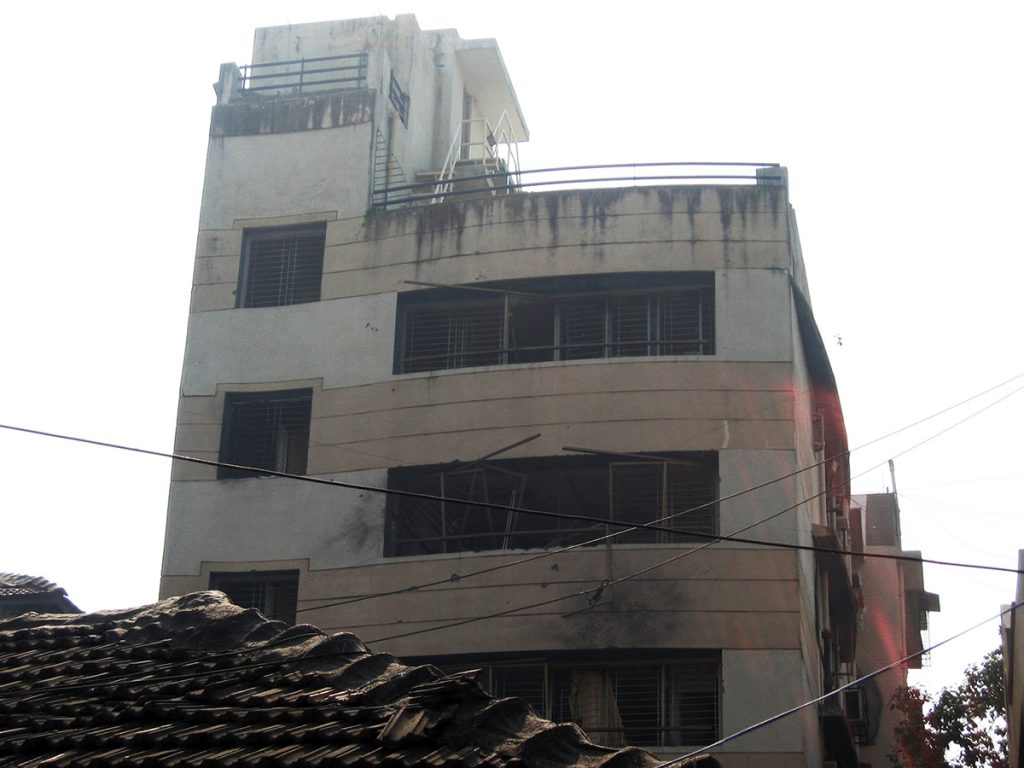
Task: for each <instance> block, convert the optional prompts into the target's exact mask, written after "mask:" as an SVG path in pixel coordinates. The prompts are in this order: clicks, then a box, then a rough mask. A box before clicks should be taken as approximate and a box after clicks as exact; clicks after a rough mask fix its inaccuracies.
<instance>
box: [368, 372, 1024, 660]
mask: <svg viewBox="0 0 1024 768" xmlns="http://www.w3.org/2000/svg"><path fill="white" fill-rule="evenodd" d="M1021 389H1024V387H1021V388H1018V389H1017V390H1014V392H1011V393H1010V395H1012V394H1014V393H1015V392H1018V391H1020V390H1021ZM1010 395H1006V396H1005V397H1004V398H1001V399H1000V400H997V401H995V402H992V403H988V404H986V405H985V406H983V407H982V408H980V409H978V410H977V411H975V412H974V413H972V414H971V415H970V416H968V417H966V418H965V419H962V420H961V421H959V422H957V424H954V425H953V426H957V425H958V424H962V423H963V422H964V421H966V420H967V419H968V418H973V417H974V416H977V415H978V414H980V413H983V412H984V411H985V410H987V409H988V408H990V407H992V406H993V405H996V404H997V403H998V402H1001V401H1002V400H1004V399H1006V397H1009V396H1010ZM952 428H953V427H952V426H951V427H947V428H945V429H942V430H940V431H939V432H936V433H935V434H934V435H932V436H931V437H929V438H926V439H925V440H922V441H920V442H919V443H917V444H915V445H914V446H912V448H909V449H907V450H905V451H903V452H902V453H901V454H898V455H902V454H904V453H907V452H908V451H909V450H912V449H913V448H917V447H920V446H921V445H924V444H925V443H926V442H928V440H931V439H934V438H936V437H939V436H940V435H943V434H945V433H946V432H948V431H949V430H950V429H952ZM887 461H888V460H886V461H883V462H881V463H880V464H878V465H876V466H875V467H871V468H870V469H868V470H866V472H871V471H873V470H874V469H876V468H877V467H879V466H882V465H883V464H885V463H887ZM825 492H826V491H821V492H819V493H818V494H815V495H814V496H811V497H810V498H807V499H803V500H801V501H799V502H797V503H796V504H793V505H791V506H789V507H786V508H785V509H783V510H781V511H779V512H776V513H774V514H772V515H769V516H768V517H766V518H763V519H761V520H757V521H755V522H753V523H750V524H749V525H747V526H744V527H743V528H740V529H738V530H736V531H734V532H733V533H732V534H729V535H728V536H722V535H718V536H715V535H712V534H696V533H695V532H692V531H691V532H689V533H690V534H691V535H700V536H703V537H706V538H708V539H710V540H709V541H708V542H706V543H705V544H703V545H701V546H699V547H695V548H694V549H691V550H687V551H686V552H682V553H680V554H678V555H675V556H673V557H670V558H668V559H666V560H662V561H660V562H658V563H655V564H653V565H651V566H648V567H645V568H642V569H640V570H638V571H634V572H633V573H631V574H627V575H626V576H623V577H620V578H618V579H615V580H614V581H609V580H607V579H606V580H604V581H603V582H601V584H600V585H599V586H598V587H596V588H591V589H587V590H583V591H581V592H575V593H569V594H567V595H562V596H560V597H558V598H552V599H549V600H544V601H541V602H540V603H535V604H531V605H526V606H518V607H516V608H510V609H506V610H503V611H499V612H496V613H493V614H487V615H484V616H479V617H469V618H466V619H460V620H458V621H454V622H449V623H446V624H441V625H438V626H435V627H423V628H420V629H417V630H410V631H409V632H405V633H401V634H398V635H389V636H386V637H382V638H376V639H374V640H370V641H368V642H383V641H386V640H395V639H399V638H405V637H411V636H413V635H419V634H426V633H427V632H435V631H441V630H445V629H451V628H454V627H460V626H465V625H466V624H472V623H475V622H477V621H484V620H487V619H492V618H500V617H502V616H509V615H515V614H518V613H520V612H521V611H527V610H533V609H535V608H541V607H544V606H547V605H552V604H554V603H557V602H561V601H562V600H568V599H571V598H573V597H580V596H582V595H586V594H589V593H591V592H594V593H595V594H597V595H598V597H599V596H600V594H602V593H603V592H604V590H605V589H606V588H607V587H609V586H612V585H614V584H618V583H621V582H623V581H627V580H629V579H632V578H636V577H637V576H642V575H644V574H646V573H649V572H651V571H653V570H655V569H657V568H661V567H663V566H665V565H669V564H671V563H674V562H676V561H678V560H681V559H682V558H684V557H688V556H690V555H692V554H695V553H697V552H699V551H701V550H703V549H706V548H708V547H710V546H711V545H712V544H714V543H716V542H717V541H722V540H726V541H737V542H743V543H752V544H757V545H761V546H773V547H777V548H782V549H796V550H804V551H812V552H826V553H830V554H838V555H851V556H860V557H870V558H875V559H886V560H902V561H910V562H919V563H925V562H927V563H930V564H935V565H949V566H954V565H955V566H957V567H966V568H977V569H979V570H994V571H1005V572H1009V573H1014V574H1018V575H1019V574H1021V573H1024V571H1020V570H1018V569H1009V568H1001V567H999V566H984V565H973V564H968V563H954V562H953V561H940V560H933V559H925V558H921V557H916V556H910V555H897V554H886V553H881V552H853V551H847V550H841V549H837V548H830V547H812V546H808V545H800V544H784V543H782V542H764V541H759V540H755V539H743V538H740V537H737V536H736V534H737V533H743V532H745V531H748V530H750V529H751V528H753V527H755V526H758V525H762V524H764V523H766V522H769V521H770V520H772V519H774V518H776V517H779V516H781V515H783V514H785V513H786V512H789V511H791V510H793V509H796V508H797V507H799V506H801V505H802V504H806V503H808V502H809V501H812V500H813V499H815V498H817V497H819V496H821V495H823V494H824V493H825ZM668 530H669V531H675V529H668ZM675 532H678V531H675ZM595 604H596V600H595V599H591V601H590V607H593V606H594V605H595ZM399 623H402V622H400V621H398V622H392V625H394V624H399ZM377 626H383V625H377Z"/></svg>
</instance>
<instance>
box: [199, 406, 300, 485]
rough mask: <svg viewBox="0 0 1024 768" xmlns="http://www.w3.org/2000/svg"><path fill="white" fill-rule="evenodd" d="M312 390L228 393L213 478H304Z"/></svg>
mask: <svg viewBox="0 0 1024 768" xmlns="http://www.w3.org/2000/svg"><path fill="white" fill-rule="evenodd" d="M312 403H313V390H311V389H292V390H283V391H277V392H228V393H226V394H225V395H224V420H223V423H222V425H221V442H220V461H222V462H223V463H225V464H238V465H240V466H241V467H253V468H254V469H255V470H257V471H249V470H245V469H235V468H233V467H218V468H217V477H218V478H222V479H224V478H236V477H254V476H256V475H258V474H260V472H259V471H258V470H261V469H267V470H271V471H274V472H288V473H291V474H295V475H302V474H305V473H306V458H307V455H308V453H309V421H310V414H311V410H312Z"/></svg>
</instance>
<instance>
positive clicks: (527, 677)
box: [444, 651, 721, 747]
mask: <svg viewBox="0 0 1024 768" xmlns="http://www.w3.org/2000/svg"><path fill="white" fill-rule="evenodd" d="M637 653H638V652H636V651H633V652H632V654H633V658H632V659H629V660H628V661H626V660H623V661H617V662H615V663H575V662H566V663H558V662H557V661H555V660H532V661H516V662H514V663H507V664H503V663H494V664H490V665H488V664H486V663H484V664H480V663H479V662H478V661H477V662H474V661H473V660H472V659H469V660H466V661H460V662H459V663H457V664H452V663H451V662H447V661H446V662H444V666H445V668H447V669H451V670H453V671H454V670H455V669H472V668H474V667H483V669H484V676H483V677H482V678H481V683H482V684H484V685H485V686H487V687H488V689H489V690H490V691H491V693H493V694H494V695H495V696H497V697H498V698H505V697H510V696H516V697H519V698H522V699H525V700H526V701H527V703H528V704H530V706H531V707H533V709H534V711H536V712H537V714H539V715H541V716H543V717H547V718H548V719H550V720H554V721H555V722H573V723H576V724H577V725H579V726H580V727H581V728H583V730H585V731H586V732H587V735H588V736H590V738H591V739H592V740H593V741H594V742H595V743H597V744H603V745H606V746H623V745H631V746H642V747H651V746H691V747H698V746H705V745H707V744H711V743H713V742H714V741H716V740H717V739H718V736H719V725H718V723H719V709H720V684H719V681H720V679H721V657H720V654H717V653H708V652H702V653H690V654H686V656H685V657H682V658H680V657H676V658H672V659H667V660H665V661H662V662H652V661H650V658H651V653H650V652H649V651H643V652H642V653H643V656H642V658H643V659H644V661H643V662H639V663H638V662H636V661H635V659H636V654H637Z"/></svg>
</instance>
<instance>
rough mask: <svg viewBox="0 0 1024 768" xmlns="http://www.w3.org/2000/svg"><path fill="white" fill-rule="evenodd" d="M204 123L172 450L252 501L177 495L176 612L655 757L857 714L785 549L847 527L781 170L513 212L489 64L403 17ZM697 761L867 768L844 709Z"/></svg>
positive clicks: (340, 30)
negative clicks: (199, 597)
mask: <svg viewBox="0 0 1024 768" xmlns="http://www.w3.org/2000/svg"><path fill="white" fill-rule="evenodd" d="M216 91H217V97H218V98H217V105H216V106H215V107H214V110H213V116H212V125H211V132H210V144H209V152H208V158H207V170H206V181H205V188H204V193H203V203H202V213H201V217H200V231H199V240H198V248H197V254H196V267H195V282H194V287H193V294H192V306H191V314H190V318H189V330H188V340H187V347H186V355H185V364H184V371H183V375H182V385H181V401H180V409H179V416H178V430H177V440H176V450H177V451H178V452H179V453H181V454H188V455H191V456H195V457H199V458H205V459H211V460H219V461H220V462H222V463H224V464H229V465H238V466H244V467H254V468H256V470H255V471H247V470H244V469H241V468H237V467H231V466H221V467H219V468H214V467H211V466H203V465H197V464H191V463H185V462H178V463H176V465H175V468H174V472H173V477H172V482H171V490H170V503H169V510H168V518H167V537H166V545H165V552H164V563H163V578H162V583H161V593H162V594H163V595H172V594H180V593H184V592H187V591H190V590H193V589H197V588H207V587H211V586H212V587H217V588H221V589H224V590H225V591H227V592H228V593H229V594H230V595H232V596H233V597H234V598H235V599H236V600H243V601H245V600H248V601H251V602H252V603H253V604H255V605H258V606H259V607H261V608H262V609H263V610H264V611H265V612H266V613H268V614H271V615H276V616H280V617H282V618H285V619H288V620H296V619H298V620H299V621H302V620H307V621H310V622H314V623H316V624H318V625H320V626H321V627H325V628H334V629H338V630H341V629H344V630H351V631H353V632H356V633H357V634H359V635H360V636H361V637H362V638H363V639H364V640H365V641H367V642H370V643H373V644H375V645H377V646H383V647H385V648H386V649H387V650H389V651H391V652H393V653H395V654H399V655H402V656H403V657H406V658H414V659H415V658H422V659H430V660H433V661H435V662H437V663H442V664H450V665H452V666H465V665H479V666H481V667H483V668H484V670H485V675H486V682H487V683H488V684H489V685H490V687H491V688H492V689H493V690H494V691H495V692H497V693H508V694H516V695H521V696H525V697H526V698H528V699H529V700H530V701H531V703H533V704H534V706H535V707H536V708H537V709H538V710H540V711H541V712H542V713H543V714H546V715H547V716H549V717H551V718H553V719H560V720H573V721H575V722H577V723H580V724H581V725H583V726H584V727H585V728H586V729H587V730H588V731H589V732H590V733H591V735H592V736H593V737H594V739H595V740H596V741H599V742H602V741H603V742H605V743H610V744H616V743H624V742H629V743H635V744H639V745H643V746H647V747H650V748H652V749H656V750H663V751H664V753H665V754H679V753H681V752H684V751H686V749H687V748H689V747H700V746H702V745H705V744H707V743H710V742H713V741H715V740H716V739H718V738H720V737H722V736H723V735H725V734H728V733H731V732H733V731H736V730H738V729H740V728H742V727H744V726H747V725H749V724H751V723H753V722H756V721H758V720H760V719H762V718H764V717H767V716H769V715H772V714H774V713H776V712H778V711H780V710H782V709H784V708H786V707H790V706H793V705H796V704H798V703H800V702H803V701H806V700H808V699H811V698H814V697H815V696H817V695H819V694H820V693H822V692H823V691H825V690H829V689H830V688H833V687H835V686H837V685H838V684H840V683H841V682H843V681H845V680H848V679H850V676H851V675H852V674H853V670H854V661H855V648H856V634H857V609H858V604H857V597H856V594H855V591H854V589H853V584H852V581H851V565H852V564H851V560H850V558H849V557H848V556H844V555H840V554H835V553H818V554H815V553H813V552H811V551H808V550H802V551H797V550H794V549H787V548H785V545H804V546H808V545H813V544H815V543H825V544H830V545H833V546H832V548H833V549H836V548H840V549H841V548H843V547H844V545H845V544H846V543H847V538H846V537H847V535H848V534H847V527H846V526H844V525H843V521H844V520H846V519H847V517H848V513H849V494H848V463H847V457H846V449H847V446H846V437H845V429H844V424H843V417H842V412H841V409H840V405H839V399H838V396H837V392H836V385H835V380H834V378H833V375H832V372H831V369H830V366H829V362H828V357H827V355H826V351H825V348H824V345H823V343H822V340H821V338H820V336H819V334H818V331H817V329H816V327H815V323H814V318H813V315H812V312H811V305H810V300H809V297H808V290H807V281H806V277H805V274H804V268H803V261H802V256H801V252H800V246H799V241H798V237H797V230H796V226H795V222H794V218H793V213H792V210H791V208H790V205H789V200H788V187H787V183H786V173H785V169H782V168H779V167H777V166H764V167H758V168H745V169H741V171H742V172H743V173H744V174H746V175H747V176H748V179H746V180H735V178H732V179H730V180H728V181H726V180H724V179H704V180H703V181H698V180H694V179H685V181H686V182H687V183H676V184H674V185H664V184H662V185H660V186H643V185H640V186H629V187H626V188H594V187H593V186H590V187H588V186H587V185H575V186H571V188H568V189H562V190H560V191H543V190H545V189H548V187H545V186H535V187H531V186H530V181H531V180H532V179H533V177H531V176H528V175H521V174H520V173H519V169H518V165H517V152H516V146H517V142H522V141H525V140H526V138H527V137H528V134H527V130H526V123H525V120H524V118H523V116H522V114H521V111H520V109H519V106H518V103H517V100H516V96H515V92H514V90H513V88H512V85H511V82H510V80H509V77H508V74H507V72H506V70H505V67H504V64H503V62H502V58H501V55H500V53H499V51H498V48H497V46H496V44H495V43H494V41H492V40H462V39H461V38H460V37H459V36H458V34H457V33H455V32H454V31H453V30H440V31H421V30H420V29H419V28H418V26H417V24H416V22H415V19H413V18H412V17H411V16H399V17H397V18H396V19H395V20H388V19H384V18H380V19H361V20H355V21H347V22H331V23H323V24H309V25H299V26H289V27H275V28H269V29H261V30H258V31H257V34H256V40H255V46H254V64H253V65H252V66H251V67H245V68H242V69H239V68H238V67H236V66H235V65H233V64H228V65H225V66H224V67H223V68H222V71H221V77H220V80H219V82H218V84H217V86H216ZM636 172H637V170H636V169H633V170H632V171H631V174H635V173H636ZM705 172H706V171H705ZM675 174H676V175H678V176H680V177H682V176H689V175H692V174H693V171H683V172H680V171H678V170H677V171H675ZM599 175H603V176H618V175H621V171H616V170H614V169H613V170H611V171H608V172H605V173H604V174H599ZM729 175H730V176H734V175H735V171H733V172H730V174H729ZM676 181H677V182H679V181H684V179H682V178H680V179H677V180H676ZM281 474H289V475H304V476H308V477H311V478H315V479H317V480H319V481H329V482H320V483H315V482H309V481H308V480H299V479H294V478H289V477H284V476H281ZM339 484H340V485H339ZM386 491H390V492H386ZM395 491H401V492H403V493H395ZM530 510H533V512H531V511H530ZM537 511H540V512H543V513H545V514H543V515H540V514H536V512H537ZM645 523H658V524H660V525H659V527H658V528H643V527H640V528H633V529H631V528H629V527H628V526H632V525H635V524H645ZM722 534H726V535H728V534H735V535H738V536H740V537H741V538H742V539H743V540H742V541H730V540H718V539H717V538H716V537H717V536H719V535H722ZM766 543H772V544H773V545H783V546H781V547H780V546H765V545H764V544H766ZM837 545H838V546H837ZM482 617H490V618H486V619H482ZM718 754H719V756H720V759H721V760H722V761H723V764H724V765H739V764H742V765H748V766H769V765H779V766H782V765H785V766H792V765H796V764H805V765H808V766H815V767H816V768H817V767H818V766H821V765H822V762H823V761H826V760H834V761H837V763H838V764H841V765H855V764H856V759H857V758H856V747H855V745H854V743H853V740H852V737H851V733H850V730H849V727H848V726H847V723H846V720H845V718H844V716H843V714H842V712H841V711H840V710H839V709H838V708H837V707H836V706H834V705H829V706H824V707H819V708H811V709H807V710H804V711H802V712H801V713H800V714H798V715H795V716H793V717H790V718H787V719H786V720H783V721H780V722H778V723H776V724H774V725H772V726H770V727H766V728H763V729H760V730H758V731H755V732H753V733H751V734H750V735H748V736H745V737H743V738H741V739H737V740H735V741H732V742H730V743H729V744H727V745H725V746H723V747H722V748H721V749H720V750H719V751H718Z"/></svg>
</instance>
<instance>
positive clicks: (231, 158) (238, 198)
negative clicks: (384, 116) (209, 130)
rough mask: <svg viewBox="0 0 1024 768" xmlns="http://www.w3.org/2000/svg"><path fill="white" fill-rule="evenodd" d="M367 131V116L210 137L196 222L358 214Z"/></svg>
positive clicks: (366, 176)
mask: <svg viewBox="0 0 1024 768" xmlns="http://www.w3.org/2000/svg"><path fill="white" fill-rule="evenodd" d="M372 129H373V126H372V124H371V123H369V122H365V123H359V124H356V125H347V126H344V127H340V128H325V129H320V130H311V131H299V132H295V133H276V134H264V135H259V136H231V137H228V138H213V139H211V140H210V147H209V150H208V152H207V156H206V180H205V187H204V190H203V206H202V211H201V213H200V218H199V228H200V229H202V230H208V229H231V228H233V227H234V226H235V224H236V222H238V221H240V220H243V221H244V220H246V219H261V218H273V217H276V216H291V215H296V214H303V213H317V212H323V211H337V212H338V215H339V216H344V215H348V216H355V215H362V214H363V213H364V212H365V211H366V208H367V205H368V204H369V199H368V195H369V189H370V167H371V153H372V149H373V146H372V138H373V130H372Z"/></svg>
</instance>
